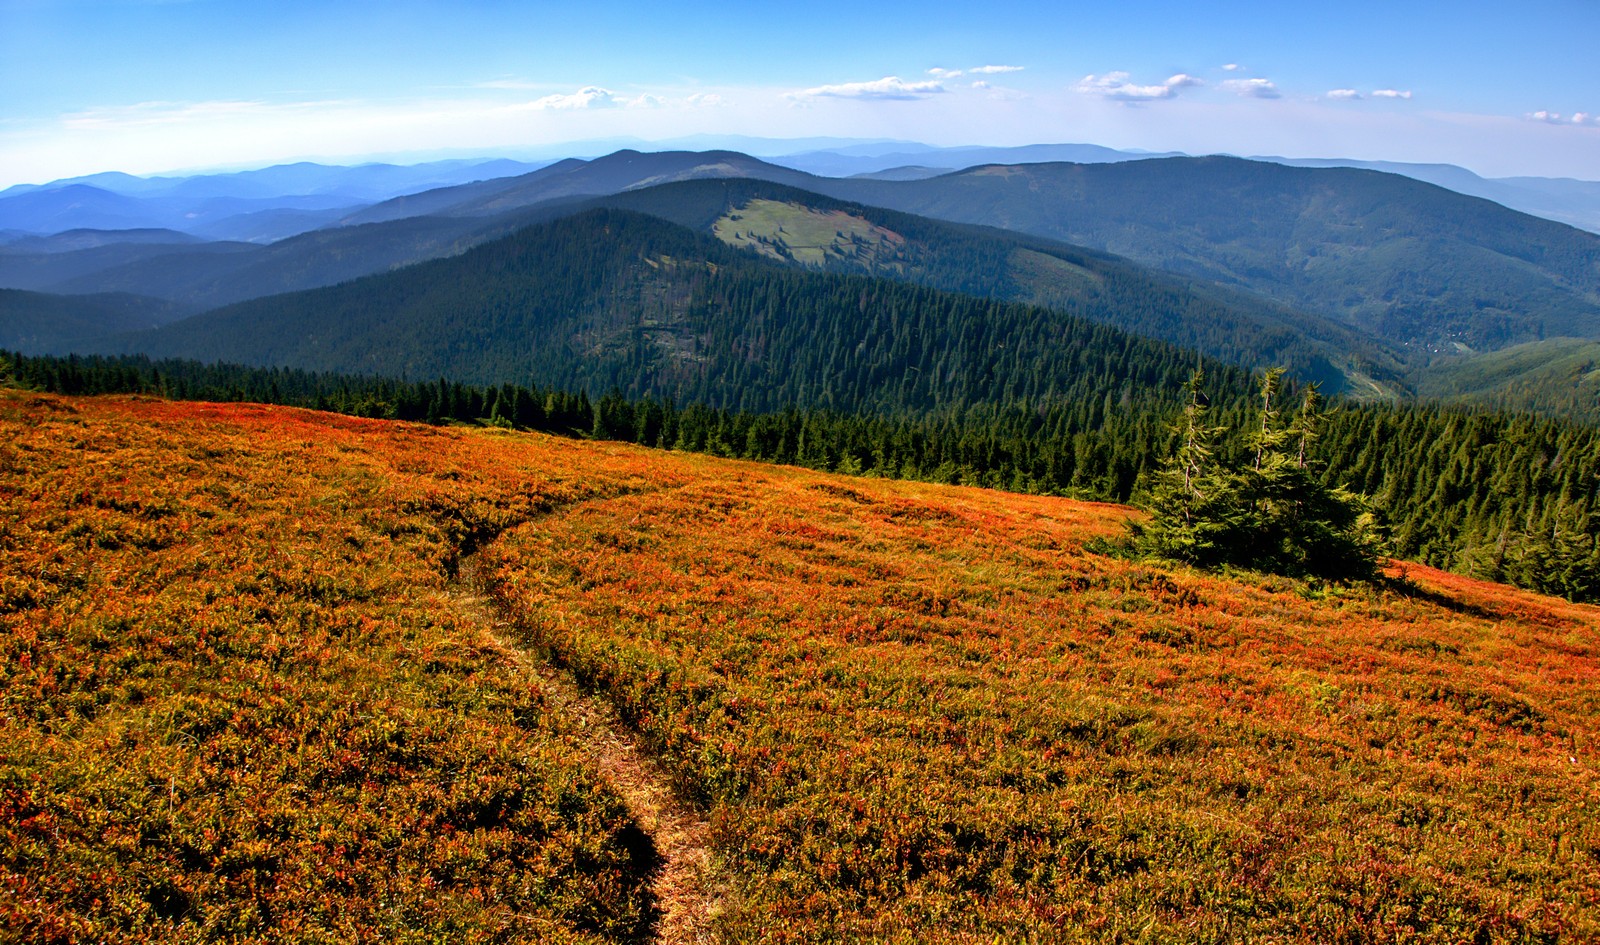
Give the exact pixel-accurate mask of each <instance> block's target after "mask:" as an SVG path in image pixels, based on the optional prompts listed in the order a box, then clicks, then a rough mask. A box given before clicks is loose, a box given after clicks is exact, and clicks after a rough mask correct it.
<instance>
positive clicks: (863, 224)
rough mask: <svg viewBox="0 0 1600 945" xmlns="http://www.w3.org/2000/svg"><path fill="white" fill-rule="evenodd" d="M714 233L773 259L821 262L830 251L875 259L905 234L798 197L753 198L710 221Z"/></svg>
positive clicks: (846, 256) (891, 252) (891, 253)
mask: <svg viewBox="0 0 1600 945" xmlns="http://www.w3.org/2000/svg"><path fill="white" fill-rule="evenodd" d="M712 233H713V234H714V235H715V236H716V237H717V239H719V240H722V241H723V242H724V243H727V244H729V245H731V246H737V247H740V248H752V249H754V250H755V251H756V252H758V253H761V254H762V255H764V256H768V257H771V258H773V259H784V258H789V259H794V260H795V261H797V262H802V263H807V264H809V265H813V266H820V265H822V264H823V263H824V262H826V261H827V260H828V257H829V256H837V257H839V258H842V259H854V260H859V261H862V262H864V263H867V264H869V265H870V264H873V263H876V262H878V261H879V260H880V258H881V259H882V260H883V261H884V262H888V261H890V260H891V259H892V257H893V256H894V254H895V252H896V250H898V249H899V248H900V246H901V245H902V244H903V243H905V237H903V236H901V235H900V234H898V233H896V232H894V231H893V230H888V229H885V228H883V227H881V226H876V225H874V224H872V223H869V222H867V221H866V220H863V219H862V218H861V217H858V216H853V215H851V214H849V213H845V212H844V211H842V210H833V211H829V212H824V211H821V210H814V209H812V208H810V207H806V206H802V205H800V204H797V203H784V202H780V201H777V200H752V201H750V202H749V203H747V204H745V205H744V206H743V207H741V208H739V209H738V210H732V211H729V212H728V213H727V214H726V215H725V216H723V217H722V218H721V219H719V220H717V222H716V223H714V224H712Z"/></svg>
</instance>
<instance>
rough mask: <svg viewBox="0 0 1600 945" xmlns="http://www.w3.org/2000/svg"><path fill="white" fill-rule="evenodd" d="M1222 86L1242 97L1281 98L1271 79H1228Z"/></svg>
mask: <svg viewBox="0 0 1600 945" xmlns="http://www.w3.org/2000/svg"><path fill="white" fill-rule="evenodd" d="M1222 87H1223V88H1225V89H1227V90H1228V91H1230V92H1233V93H1234V94H1235V95H1239V96H1242V97H1244V98H1283V93H1282V92H1279V91H1278V84H1277V83H1276V82H1273V81H1272V80H1271V79H1229V80H1228V81H1226V82H1224V83H1222Z"/></svg>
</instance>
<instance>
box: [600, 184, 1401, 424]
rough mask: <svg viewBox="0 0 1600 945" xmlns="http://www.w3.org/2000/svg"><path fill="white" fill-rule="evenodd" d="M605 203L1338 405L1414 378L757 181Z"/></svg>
mask: <svg viewBox="0 0 1600 945" xmlns="http://www.w3.org/2000/svg"><path fill="white" fill-rule="evenodd" d="M594 203H596V204H598V205H603V206H608V207H620V208H626V209H631V210H637V211H639V212H642V213H648V214H651V215H653V216H659V217H662V218H663V219H667V220H672V221H674V222H677V223H681V224H683V225H684V226H688V227H690V228H692V229H696V230H699V231H701V232H705V233H713V234H715V235H716V236H717V237H718V238H719V239H721V240H722V241H723V242H726V243H729V244H731V245H734V246H738V247H741V248H744V249H748V250H751V251H752V252H755V253H757V254H758V255H762V256H764V257H766V258H770V259H774V260H778V261H786V262H790V263H793V264H796V265H800V266H803V267H807V268H816V269H823V270H826V271H829V272H842V273H860V274H865V275H872V276H879V277H884V278H890V279H897V280H902V281H907V282H915V283H918V284H920V285H927V286H931V287H933V288H937V289H942V290H947V291H954V292H963V293H967V294H969V295H976V296H980V297H984V298H997V299H1004V300H1008V301H1018V302H1026V303H1029V304H1034V305H1043V306H1048V307H1051V308H1057V309H1060V310H1062V311H1065V312H1069V313H1071V314H1073V315H1077V316H1081V317H1083V318H1087V319H1090V320H1093V321H1102V322H1106V323H1108V324H1113V325H1116V326H1117V327H1119V328H1124V329H1126V330H1128V331H1131V332H1134V333H1135V334H1140V335H1145V336H1147V337H1151V338H1157V339H1160V340H1162V341H1167V342H1171V343H1173V344H1177V345H1181V346H1183V347H1188V348H1193V349H1195V350H1197V351H1201V352H1204V353H1206V354H1208V355H1211V356H1212V357H1215V358H1218V359H1220V360H1223V361H1226V362H1228V363H1230V364H1236V365H1244V366H1250V367H1267V366H1272V365H1286V366H1288V367H1289V368H1290V369H1291V371H1292V373H1293V374H1294V375H1295V376H1297V377H1299V378H1301V379H1304V380H1315V381H1318V382H1320V383H1322V384H1324V385H1325V387H1326V389H1327V390H1328V391H1329V392H1330V393H1339V392H1343V393H1350V394H1354V395H1356V396H1372V395H1374V394H1376V393H1378V392H1380V391H1383V390H1385V387H1384V385H1393V384H1394V383H1395V382H1396V381H1397V379H1398V378H1399V377H1400V376H1401V375H1402V373H1403V372H1404V371H1405V365H1404V363H1403V359H1404V357H1405V355H1406V352H1404V350H1403V349H1399V348H1394V347H1391V346H1390V345H1388V344H1387V343H1385V342H1383V341H1381V340H1379V339H1377V338H1376V337H1373V336H1371V335H1367V334H1364V333H1362V332H1360V331H1358V330H1354V329H1352V328H1350V327H1348V326H1346V325H1344V324H1342V323H1340V322H1337V321H1335V320H1333V319H1329V318H1326V317H1323V316H1319V315H1316V314H1312V313H1310V312H1307V311H1305V310H1303V309H1293V308H1290V307H1289V306H1285V305H1281V304H1277V303H1273V302H1271V301H1268V300H1265V299H1262V298H1261V297H1259V296H1256V295H1253V294H1250V293H1247V292H1238V291H1230V290H1227V289H1224V288H1220V287H1217V286H1214V285H1209V284H1207V283H1205V282H1203V281H1196V280H1191V279H1185V278H1183V277H1181V276H1175V275H1172V274H1169V273H1163V272H1160V271H1158V270H1153V269H1150V268H1147V267H1144V266H1141V265H1139V264H1137V263H1133V262H1131V261H1129V260H1127V259H1123V258H1120V257H1115V256H1111V255H1109V254H1106V253H1100V252H1096V251H1093V250H1087V249H1084V248H1082V247H1078V246H1073V245H1070V244H1066V243H1061V242H1057V241H1055V240H1046V239H1039V238H1036V237H1029V236H1026V235H1024V234H1019V233H1016V232H1014V231H1007V230H1000V229H996V228H993V227H979V226H962V225H955V224H950V223H946V222H943V221H939V220H934V219H931V218H928V217H920V216H914V215H911V214H905V213H898V212H896V211H892V210H884V209H882V208H878V207H869V206H863V205H861V204H854V203H849V202H844V201H836V200H834V199H832V198H828V197H825V196H822V195H819V194H816V193H812V192H809V191H804V190H798V189H796V188H792V187H788V186H785V185H782V184H778V183H773V182H767V181H754V180H700V181H688V182H683V183H673V184H665V185H661V186H658V187H650V188H643V189H639V190H632V191H628V192H626V193H621V194H617V195H614V196H611V197H606V198H600V199H598V200H596V201H594Z"/></svg>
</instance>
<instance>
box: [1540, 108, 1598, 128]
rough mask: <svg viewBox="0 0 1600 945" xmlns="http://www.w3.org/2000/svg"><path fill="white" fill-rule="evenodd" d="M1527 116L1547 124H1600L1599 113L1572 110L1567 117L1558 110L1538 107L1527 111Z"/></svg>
mask: <svg viewBox="0 0 1600 945" xmlns="http://www.w3.org/2000/svg"><path fill="white" fill-rule="evenodd" d="M1527 117H1528V118H1530V119H1532V120H1533V121H1542V122H1544V123H1545V124H1547V125H1597V126H1600V115H1591V114H1590V113H1588V112H1573V113H1572V115H1571V116H1570V117H1569V116H1567V115H1563V114H1561V113H1560V112H1552V111H1546V110H1545V109H1542V108H1541V109H1540V110H1538V111H1536V112H1530V113H1528V116H1527Z"/></svg>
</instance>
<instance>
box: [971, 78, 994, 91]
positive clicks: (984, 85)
mask: <svg viewBox="0 0 1600 945" xmlns="http://www.w3.org/2000/svg"><path fill="white" fill-rule="evenodd" d="M972 87H973V88H975V89H987V88H989V87H990V86H989V83H987V82H985V81H983V80H982V79H978V80H977V81H975V82H973V83H972Z"/></svg>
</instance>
